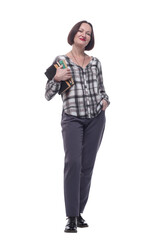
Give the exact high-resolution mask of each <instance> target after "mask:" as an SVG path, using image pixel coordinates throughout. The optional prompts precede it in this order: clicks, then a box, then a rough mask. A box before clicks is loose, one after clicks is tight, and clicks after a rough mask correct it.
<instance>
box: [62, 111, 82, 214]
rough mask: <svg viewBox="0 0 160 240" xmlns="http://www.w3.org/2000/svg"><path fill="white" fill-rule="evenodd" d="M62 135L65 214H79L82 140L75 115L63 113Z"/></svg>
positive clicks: (79, 124) (80, 129)
mask: <svg viewBox="0 0 160 240" xmlns="http://www.w3.org/2000/svg"><path fill="white" fill-rule="evenodd" d="M61 125H62V136H63V143H64V151H65V165H64V198H65V207H66V215H67V216H68V217H76V216H78V215H79V204H80V172H81V153H82V140H83V126H82V124H81V122H80V121H78V119H77V118H76V117H73V116H69V115H66V114H64V113H63V115H62V122H61Z"/></svg>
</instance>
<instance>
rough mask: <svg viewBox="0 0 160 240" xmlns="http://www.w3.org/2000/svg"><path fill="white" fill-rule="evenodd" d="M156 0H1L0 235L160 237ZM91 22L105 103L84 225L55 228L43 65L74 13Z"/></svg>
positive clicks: (58, 104) (59, 205)
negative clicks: (103, 126)
mask: <svg viewBox="0 0 160 240" xmlns="http://www.w3.org/2000/svg"><path fill="white" fill-rule="evenodd" d="M158 2H159V1H156V0H152V1H149V0H146V1H143V0H134V1H129V0H128V1H127V0H122V1H118V0H112V1H100V0H99V1H86V0H85V1H84V0H81V1H73V0H71V1H69V0H68V1H64V0H61V1H54V0H52V1H49V0H45V1H34V0H32V1H29V0H28V1H20V0H19V1H18V0H15V1H1V6H0V24H1V28H0V29H1V30H0V31H1V38H0V41H1V44H0V58H1V62H0V67H1V70H0V104H1V107H0V110H1V117H0V121H1V124H0V127H1V129H0V137H1V143H0V146H1V151H0V154H1V156H0V161H1V163H0V194H1V197H0V220H1V222H0V228H1V229H0V238H1V239H2V240H5V239H17V240H19V239H21V240H22V239H23V240H25V239H27V240H28V239H30V240H32V239H34V240H35V239H38V240H41V239H44V240H46V239H47V240H50V239H84V240H86V239H93V238H95V239H108V240H118V239H123V240H132V239H134V240H135V239H136V240H142V239H145V240H146V239H154V240H159V239H160V231H159V230H160V229H159V228H160V204H159V203H160V193H159V190H160V189H159V183H160V167H159V165H160V164H159V161H160V154H159V142H160V127H159V123H160V114H159V110H160V107H159V105H160V97H159V95H160V88H159V81H160V44H159V43H160V31H159V30H160V29H159V23H160V14H159V13H160V8H159V6H158ZM81 20H87V21H90V22H91V23H92V24H93V26H94V31H95V39H96V44H95V48H94V49H93V50H92V51H91V52H87V53H88V54H89V55H92V56H96V57H98V58H99V59H100V61H101V63H102V68H103V77H104V85H105V88H106V92H107V94H108V95H109V97H110V101H111V104H110V106H109V107H108V109H107V110H106V129H105V134H104V138H103V141H102V145H101V147H100V150H99V152H98V155H97V160H96V165H95V169H94V174H93V179H92V187H91V192H90V197H89V201H88V204H87V206H86V209H85V212H84V214H83V216H84V218H85V219H86V220H87V222H88V223H89V225H90V227H89V228H87V229H78V233H77V234H75V235H70V234H69V235H68V234H66V233H64V232H63V231H64V227H65V224H66V220H65V208H64V199H63V162H64V152H63V142H62V136H61V125H60V121H61V112H62V101H61V97H60V96H59V95H58V94H57V95H56V96H55V97H54V98H53V99H52V100H51V101H50V102H48V101H47V100H46V99H45V97H44V92H45V84H46V81H47V78H46V76H45V75H44V72H45V70H46V68H48V67H49V66H50V65H51V64H52V61H53V60H54V58H55V57H56V56H57V55H59V54H65V53H67V52H68V51H69V50H70V49H71V47H70V46H69V45H68V44H67V35H68V33H69V31H70V29H71V28H72V26H73V25H74V24H75V23H77V22H79V21H81Z"/></svg>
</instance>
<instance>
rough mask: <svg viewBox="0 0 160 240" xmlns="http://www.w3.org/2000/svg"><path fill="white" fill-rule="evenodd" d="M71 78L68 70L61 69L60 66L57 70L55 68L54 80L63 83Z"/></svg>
mask: <svg viewBox="0 0 160 240" xmlns="http://www.w3.org/2000/svg"><path fill="white" fill-rule="evenodd" d="M71 77H72V74H71V70H70V69H69V68H64V69H63V65H61V66H60V67H59V68H57V71H56V74H55V76H54V80H55V81H57V82H60V81H65V80H67V79H69V78H71Z"/></svg>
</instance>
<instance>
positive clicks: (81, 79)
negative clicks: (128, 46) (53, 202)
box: [45, 21, 110, 232]
mask: <svg viewBox="0 0 160 240" xmlns="http://www.w3.org/2000/svg"><path fill="white" fill-rule="evenodd" d="M68 43H69V44H70V45H71V46H72V50H71V51H70V52H68V53H67V54H65V55H60V56H57V57H56V59H55V61H54V63H55V62H59V61H60V60H65V61H66V64H67V66H68V67H67V68H65V69H63V68H62V66H60V67H58V68H57V70H56V72H55V75H54V77H53V78H52V79H50V80H48V82H47V84H46V92H45V97H46V99H47V100H50V99H51V98H52V97H53V96H54V95H55V94H56V93H57V92H58V91H59V89H60V87H61V83H62V81H65V80H67V79H70V78H72V79H73V81H74V85H73V86H72V87H71V88H69V89H68V90H67V91H66V92H64V93H62V94H61V97H62V100H63V112H62V120H61V126H62V136H63V143H64V151H65V165H64V196H65V207H66V216H67V217H68V218H67V220H68V222H67V225H66V227H65V232H77V227H88V224H87V223H86V222H85V220H84V219H83V218H82V216H81V213H83V211H84V208H85V205H86V203H87V200H88V195H89V190H90V185H91V177H92V172H93V167H94V163H95V159H96V154H97V151H98V149H99V146H100V144H101V140H102V137H103V133H104V129H105V121H106V119H105V110H106V108H107V107H108V105H109V104H110V102H109V98H108V95H107V94H106V92H105V88H104V85H103V77H102V69H101V63H100V61H99V60H98V59H97V58H96V57H92V56H89V55H87V54H86V53H85V50H86V51H87V50H91V49H93V47H94V32H93V27H92V24H91V23H89V22H87V21H81V22H78V23H77V24H75V25H74V27H73V28H72V29H71V31H70V33H69V35H68Z"/></svg>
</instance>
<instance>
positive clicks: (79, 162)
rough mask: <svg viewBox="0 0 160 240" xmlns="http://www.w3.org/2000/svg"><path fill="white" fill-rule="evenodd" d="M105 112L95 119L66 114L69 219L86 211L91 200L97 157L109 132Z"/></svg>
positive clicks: (64, 115)
mask: <svg viewBox="0 0 160 240" xmlns="http://www.w3.org/2000/svg"><path fill="white" fill-rule="evenodd" d="M105 122H106V118H105V111H103V110H102V111H101V112H100V114H99V115H98V116H97V117H95V118H92V119H88V118H85V119H84V118H79V117H75V116H71V115H68V114H66V113H65V112H64V111H63V112H62V120H61V126H62V136H63V144H64V151H65V163H64V200H65V208H66V216H68V217H75V216H79V214H80V213H82V212H83V210H84V208H85V205H86V203H87V200H88V195H89V190H90V185H91V177H92V172H93V167H94V163H95V159H96V154H97V151H98V149H99V146H100V144H101V140H102V137H103V133H104V129H105Z"/></svg>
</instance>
